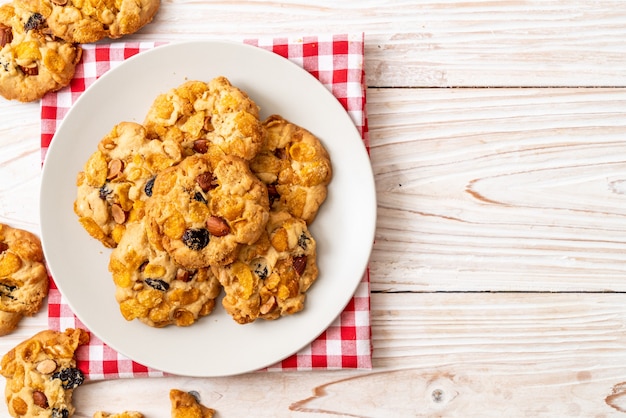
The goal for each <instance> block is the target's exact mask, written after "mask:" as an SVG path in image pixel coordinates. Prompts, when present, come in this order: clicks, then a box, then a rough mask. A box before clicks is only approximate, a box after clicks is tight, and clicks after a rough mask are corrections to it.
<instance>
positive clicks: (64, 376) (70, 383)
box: [50, 367, 85, 389]
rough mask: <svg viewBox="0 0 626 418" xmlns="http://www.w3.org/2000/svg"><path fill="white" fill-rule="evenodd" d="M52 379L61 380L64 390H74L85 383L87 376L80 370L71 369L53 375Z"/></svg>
mask: <svg viewBox="0 0 626 418" xmlns="http://www.w3.org/2000/svg"><path fill="white" fill-rule="evenodd" d="M50 378H51V379H60V380H61V386H62V387H63V389H74V388H76V387H78V386H80V385H81V384H82V383H83V382H84V381H85V375H83V372H81V371H80V370H79V369H77V368H74V367H71V368H67V369H63V370H61V371H58V372H56V373H53V374H52V376H51V377H50Z"/></svg>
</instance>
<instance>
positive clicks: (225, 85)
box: [144, 76, 264, 160]
mask: <svg viewBox="0 0 626 418" xmlns="http://www.w3.org/2000/svg"><path fill="white" fill-rule="evenodd" d="M144 125H145V126H146V129H147V130H148V135H149V136H150V137H159V138H170V139H174V140H176V141H178V142H179V143H181V144H182V145H183V147H184V148H185V149H186V150H187V153H188V154H192V153H194V152H199V153H205V152H206V151H207V149H208V148H209V147H210V146H216V147H218V148H219V149H220V150H221V151H222V152H223V153H225V154H227V155H234V156H236V157H241V158H243V159H244V160H251V159H252V158H253V157H254V156H255V155H256V154H257V153H258V152H259V150H260V149H261V145H262V144H263V140H264V133H263V127H262V125H261V121H260V120H259V107H258V106H257V105H256V104H255V103H254V101H253V100H252V99H251V98H250V97H249V96H248V95H247V94H246V92H244V91H243V90H240V89H239V88H237V87H235V86H233V85H232V84H231V83H230V81H229V80H228V79H227V78H226V77H221V76H220V77H216V78H214V79H213V80H211V81H210V82H209V83H205V82H203V81H188V82H185V83H183V84H182V85H180V86H179V87H177V88H174V89H171V90H170V91H169V92H167V93H164V94H161V95H159V96H158V97H157V98H156V99H155V100H154V102H153V104H152V106H151V107H150V109H149V111H148V114H147V116H146V119H145V120H144Z"/></svg>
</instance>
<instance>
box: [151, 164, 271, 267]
mask: <svg viewBox="0 0 626 418" xmlns="http://www.w3.org/2000/svg"><path fill="white" fill-rule="evenodd" d="M146 217H147V220H148V222H149V227H148V237H149V239H150V242H151V244H152V245H153V246H155V247H156V248H157V249H161V248H164V249H165V250H166V251H167V252H168V253H170V255H171V256H172V257H173V258H174V260H175V261H176V262H177V263H179V264H181V265H183V266H185V267H187V268H199V267H207V266H210V265H222V264H228V263H230V262H231V261H233V260H234V258H235V257H236V256H237V251H238V249H239V247H240V245H241V244H251V243H253V242H255V241H256V240H257V239H258V238H259V236H260V235H261V233H262V232H263V229H264V227H265V224H266V223H267V219H268V217H269V200H268V197H267V189H266V187H265V186H264V185H263V183H261V181H260V180H259V179H257V178H256V177H255V176H254V175H253V174H252V173H251V172H250V170H249V168H248V164H247V163H246V162H245V161H244V160H242V159H241V158H237V157H233V156H224V157H223V158H221V159H215V160H212V159H210V158H208V157H207V156H205V155H200V154H196V155H192V156H189V157H186V158H185V159H184V160H183V161H182V162H180V163H179V164H178V165H176V166H174V167H171V168H168V169H166V170H164V171H162V172H161V173H159V174H158V175H157V178H156V180H155V181H154V186H153V189H152V197H151V198H150V199H149V200H148V202H147V204H146Z"/></svg>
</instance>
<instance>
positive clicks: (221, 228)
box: [206, 216, 230, 237]
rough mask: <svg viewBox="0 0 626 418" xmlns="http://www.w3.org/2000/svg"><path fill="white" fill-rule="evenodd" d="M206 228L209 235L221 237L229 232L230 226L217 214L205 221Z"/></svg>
mask: <svg viewBox="0 0 626 418" xmlns="http://www.w3.org/2000/svg"><path fill="white" fill-rule="evenodd" d="M206 229H208V230H209V232H210V233H211V235H213V236H216V237H223V236H224V235H227V234H228V233H229V232H230V227H229V226H228V224H227V223H226V221H225V220H224V219H222V218H220V217H219V216H211V217H210V218H209V219H207V221H206Z"/></svg>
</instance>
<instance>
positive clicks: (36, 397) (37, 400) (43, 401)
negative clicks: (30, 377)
mask: <svg viewBox="0 0 626 418" xmlns="http://www.w3.org/2000/svg"><path fill="white" fill-rule="evenodd" d="M33 403H34V404H35V405H37V406H38V407H40V408H43V409H46V408H48V398H47V397H46V394H45V393H43V392H41V391H38V390H36V391H34V392H33Z"/></svg>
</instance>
